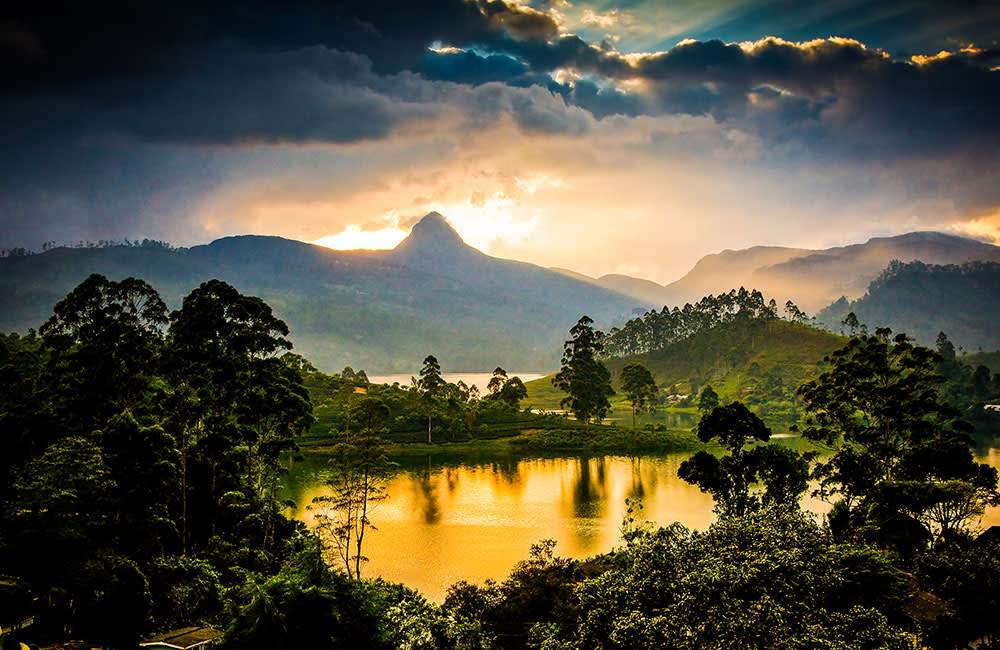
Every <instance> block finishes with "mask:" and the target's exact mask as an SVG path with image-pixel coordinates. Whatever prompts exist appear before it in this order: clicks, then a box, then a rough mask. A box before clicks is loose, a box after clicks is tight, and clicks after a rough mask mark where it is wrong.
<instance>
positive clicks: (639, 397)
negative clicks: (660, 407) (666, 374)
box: [621, 361, 657, 427]
mask: <svg viewBox="0 0 1000 650" xmlns="http://www.w3.org/2000/svg"><path fill="white" fill-rule="evenodd" d="M621 385H622V390H623V391H624V392H625V396H626V397H627V398H628V401H629V402H630V403H631V404H632V426H633V427H634V426H635V414H636V412H639V413H645V412H647V411H652V410H653V409H655V408H656V393H657V390H656V380H655V379H653V375H652V373H651V372H649V368H647V367H646V366H644V365H642V364H641V363H638V362H635V361H633V362H632V363H630V364H628V365H627V366H625V367H624V368H622V374H621Z"/></svg>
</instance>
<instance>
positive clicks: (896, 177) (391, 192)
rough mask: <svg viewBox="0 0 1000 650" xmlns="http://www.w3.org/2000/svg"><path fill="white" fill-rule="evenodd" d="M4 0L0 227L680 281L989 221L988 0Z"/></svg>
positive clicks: (995, 192) (998, 95) (26, 237)
mask: <svg viewBox="0 0 1000 650" xmlns="http://www.w3.org/2000/svg"><path fill="white" fill-rule="evenodd" d="M9 4H10V5H12V6H5V8H3V9H0V120H2V124H0V126H2V128H0V247H4V248H12V247H17V246H21V247H27V248H33V249H38V248H40V247H41V245H42V243H43V242H48V241H54V242H56V243H59V244H62V243H68V242H75V241H79V240H92V241H97V240H101V239H118V240H120V239H122V238H129V239H136V238H144V237H149V238H153V239H159V240H166V241H169V242H171V243H173V244H175V245H180V246H190V245H195V244H201V243H207V242H209V241H211V240H213V239H216V238H219V237H224V236H228V235H234V234H246V233H253V234H267V235H278V236H282V237H288V238H292V239H299V240H303V241H315V242H319V243H322V244H324V245H328V246H332V247H336V248H358V247H369V248H371V247H375V248H377V247H392V246H393V245H394V244H395V243H396V242H398V241H399V240H400V239H401V238H402V237H404V236H405V235H406V233H407V232H408V230H409V227H410V226H411V225H412V224H413V223H414V222H415V221H416V220H417V219H419V218H420V217H421V216H423V215H424V214H426V213H427V212H430V211H432V210H436V211H438V212H440V213H442V214H444V215H445V216H446V217H447V218H448V219H449V220H450V221H451V223H452V224H453V225H454V226H455V228H456V229H457V230H458V232H459V233H460V234H461V235H462V236H463V237H464V238H465V239H466V241H467V242H469V243H470V244H472V245H474V246H476V247H477V248H480V249H481V250H483V251H485V252H487V253H489V254H491V255H495V256H499V257H507V258H513V259H520V260H526V261H529V262H533V263H536V264H540V265H543V266H557V267H564V268H569V269H573V270H576V271H579V272H583V273H587V274H590V275H593V276H598V275H602V274H605V273H626V274H630V275H635V276H638V277H644V278H649V279H652V280H654V281H657V282H661V283H666V282H670V281H672V280H675V279H677V278H678V277H680V276H681V275H683V274H684V273H685V272H686V271H687V270H688V269H689V268H690V267H691V266H692V265H693V264H694V263H695V262H696V261H697V260H698V259H699V258H700V257H702V256H703V255H705V254H708V253H712V252H717V251H719V250H722V249H726V248H733V249H735V248H745V247H749V246H753V245H781V246H794V247H807V248H821V247H828V246H834V245H843V244H847V243H854V242H859V241H864V240H866V239H867V238H869V237H872V236H883V235H893V234H901V233H904V232H910V231H914V230H941V231H945V232H952V233H956V234H966V235H969V236H974V237H977V238H981V239H984V240H986V241H991V242H1000V165H998V164H997V152H998V151H1000V123H998V119H997V114H998V111H997V106H1000V43H998V39H1000V3H997V2H995V1H994V0H989V1H975V0H957V1H956V2H950V3H946V2H938V1H931V0H925V1H902V0H881V1H879V2H868V1H864V0H829V1H828V2H821V3H817V2H805V1H800V0H721V1H719V2H711V3H706V2H666V1H662V0H660V1H651V0H620V1H618V2H612V1H609V0H596V1H593V2H582V1H575V0H573V1H571V0H531V1H527V0H435V1H432V2H413V1H404V0H386V1H382V0H353V1H352V0H333V1H325V2H324V1H322V0H289V1H283V2H277V1H276V0H254V1H252V2H247V3H236V2H226V1H223V2H217V3H211V4H209V5H205V6H197V3H195V4H193V5H192V6H179V5H177V4H166V3H160V2H157V0H152V1H151V2H149V3H124V4H116V3H101V2H98V3H90V4H83V3H64V4H63V3H58V2H57V3H9Z"/></svg>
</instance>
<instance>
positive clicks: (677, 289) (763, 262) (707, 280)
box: [665, 246, 829, 306]
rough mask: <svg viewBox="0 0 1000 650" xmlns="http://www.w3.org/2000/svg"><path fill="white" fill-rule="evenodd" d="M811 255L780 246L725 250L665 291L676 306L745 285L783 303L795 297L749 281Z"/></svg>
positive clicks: (708, 259)
mask: <svg viewBox="0 0 1000 650" xmlns="http://www.w3.org/2000/svg"><path fill="white" fill-rule="evenodd" d="M811 252H813V251H810V250H808V249H804V248H783V247H779V246H754V247H753V248H745V249H742V250H735V251H734V250H724V251H722V252H721V253H713V254H712V255H706V256H705V257H703V258H701V259H700V260H698V263H697V264H695V265H694V268H692V269H691V270H690V271H688V272H687V274H686V275H685V276H684V277H682V278H681V279H680V280H677V281H675V282H671V283H670V284H668V285H666V287H665V288H666V290H667V291H668V292H669V293H670V294H671V295H672V296H674V304H676V305H680V304H683V303H685V302H693V301H696V300H698V299H700V298H702V297H703V296H707V295H709V294H713V295H717V294H719V293H722V292H724V291H729V290H730V289H732V288H733V287H739V286H744V287H746V288H747V289H758V290H760V291H761V292H763V293H764V294H766V295H768V296H770V297H774V298H776V299H777V298H781V301H782V302H784V301H785V300H787V299H788V298H792V296H793V294H788V295H786V294H776V293H774V292H773V291H770V290H769V289H768V288H766V287H764V286H757V285H755V284H754V283H753V282H751V281H750V279H751V278H752V277H753V273H754V271H756V270H757V269H760V268H764V267H767V266H771V265H773V264H779V263H781V262H786V261H788V260H791V259H794V258H796V257H799V256H802V255H808V254H809V253H811ZM793 300H795V302H796V303H798V302H800V301H801V297H799V296H797V295H796V296H795V297H794V298H793ZM824 304H829V303H824ZM671 306H673V305H671ZM800 306H801V305H800Z"/></svg>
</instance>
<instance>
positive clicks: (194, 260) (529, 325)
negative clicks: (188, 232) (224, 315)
mask: <svg viewBox="0 0 1000 650" xmlns="http://www.w3.org/2000/svg"><path fill="white" fill-rule="evenodd" d="M90 273H101V274H103V275H106V276H107V277H109V278H111V279H121V278H124V277H127V276H135V277H139V278H142V279H144V280H146V281H147V282H149V283H150V284H151V285H152V286H153V287H155V288H156V289H157V290H158V291H159V292H160V294H161V295H162V296H163V298H164V300H165V301H166V302H167V304H168V306H170V307H171V308H176V307H178V306H179V305H180V300H181V298H182V297H183V296H184V295H186V294H187V293H188V292H189V291H190V290H191V289H193V288H194V287H196V286H197V285H198V284H200V283H201V282H203V281H206V280H209V279H212V278H218V279H220V280H224V281H226V282H228V283H230V284H232V285H233V286H234V287H236V288H237V289H238V290H239V291H241V292H243V293H246V294H252V295H257V296H260V297H261V298H263V299H264V300H265V301H267V302H268V303H269V304H270V305H271V306H272V307H273V308H274V310H275V312H276V313H277V314H278V316H280V317H281V318H283V319H284V320H285V321H286V322H287V323H288V325H289V327H290V328H291V338H292V340H293V342H294V343H295V351H296V352H298V353H300V354H303V355H305V356H306V357H307V358H309V359H310V360H312V361H313V362H314V363H316V364H317V365H318V366H320V367H321V368H323V369H326V370H339V369H340V368H342V367H343V366H345V365H351V366H353V367H354V368H356V369H359V368H363V369H365V370H366V371H368V372H369V373H377V372H413V373H414V374H415V373H416V371H417V370H418V369H419V367H420V362H421V360H422V359H423V357H424V356H426V355H427V354H434V355H435V356H437V357H438V359H439V360H440V362H441V364H442V367H443V368H444V369H445V370H446V371H462V370H492V369H493V368H494V367H495V366H497V365H502V366H504V367H507V368H511V369H516V370H520V371H528V370H548V369H551V368H553V367H556V366H558V362H559V357H560V354H561V343H562V341H563V340H564V339H565V338H566V336H567V332H568V330H569V328H570V327H572V326H573V324H574V323H575V322H576V321H577V319H578V318H579V317H580V316H581V315H582V314H584V313H586V314H588V315H590V316H591V317H592V318H594V319H595V320H596V321H597V322H598V323H599V324H601V325H603V326H607V325H609V324H610V323H611V322H612V321H616V320H621V319H622V318H623V317H625V316H628V315H629V314H630V312H631V311H632V310H633V309H635V308H643V307H648V306H650V305H649V304H647V303H644V302H643V301H641V300H637V299H635V298H632V297H629V296H625V295H623V294H620V293H616V292H614V291H610V290H608V289H604V288H601V287H597V286H594V285H593V284H591V283H587V282H582V281H579V280H576V279H573V278H569V277H567V276H565V275H561V274H559V273H556V272H554V271H550V270H548V269H544V268H541V267H538V266H535V265H532V264H527V263H523V262H514V261H509V260H502V259H498V258H494V257H490V256H488V255H486V254H484V253H481V252H480V251H478V250H476V249H474V248H472V247H470V246H468V245H466V244H465V243H464V242H463V241H462V239H461V238H460V237H459V236H458V234H457V233H456V232H455V231H454V230H453V229H452V228H451V226H449V225H448V223H447V221H446V220H445V219H444V217H442V216H441V215H439V214H437V213H431V214H429V215H427V216H426V217H424V219H423V220H421V221H420V222H419V223H418V224H416V225H415V226H414V228H413V231H412V233H411V234H410V236H409V237H407V239H405V240H404V241H403V242H401V243H400V244H399V246H397V247H396V249H394V250H391V251H334V250H330V249H327V248H324V247H321V246H315V245H312V244H306V243H303V242H298V241H293V240H288V239H282V238H280V237H264V236H254V235H247V236H239V237H226V238H223V239H219V240H216V241H214V242H212V243H210V244H207V245H204V246H194V247H192V248H189V249H180V250H166V249H153V248H128V247H109V248H80V249H69V248H58V249H53V250H50V251H47V252H45V253H41V254H37V255H29V256H24V257H8V258H3V259H0V300H2V301H3V304H4V305H5V306H6V308H5V309H4V310H3V312H2V313H0V330H4V331H9V330H16V331H26V330H27V329H28V328H31V327H35V328H37V327H38V326H39V325H40V324H41V323H42V322H44V321H45V319H46V318H48V316H49V315H50V314H51V312H52V306H53V305H54V304H55V303H56V302H57V301H58V300H59V299H61V298H62V297H63V296H65V295H66V293H67V292H69V291H70V290H71V289H72V288H73V287H75V286H76V285H77V284H79V283H80V282H81V281H82V280H83V279H85V278H86V277H87V275H89V274H90Z"/></svg>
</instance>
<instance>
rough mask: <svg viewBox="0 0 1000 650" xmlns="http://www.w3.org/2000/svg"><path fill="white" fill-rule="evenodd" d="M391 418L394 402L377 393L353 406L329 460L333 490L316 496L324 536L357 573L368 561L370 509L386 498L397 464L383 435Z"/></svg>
mask: <svg viewBox="0 0 1000 650" xmlns="http://www.w3.org/2000/svg"><path fill="white" fill-rule="evenodd" d="M388 417H389V407H388V406H386V405H385V403H384V402H383V401H382V400H380V399H378V398H375V397H366V398H364V399H363V400H361V401H360V402H359V403H357V404H356V405H354V406H353V407H352V408H351V410H350V412H349V421H348V425H347V427H346V428H345V429H344V431H343V433H342V439H341V442H339V443H338V444H337V445H336V446H335V448H334V450H333V457H332V458H331V459H330V463H329V468H330V469H329V474H328V479H327V484H328V485H329V487H330V489H331V494H330V495H329V496H321V497H316V498H315V499H313V503H314V504H319V505H321V506H323V509H322V510H320V511H319V512H318V513H317V515H316V519H317V521H318V522H319V527H320V532H321V535H322V536H323V538H324V539H325V540H326V541H327V542H328V543H329V544H331V545H332V546H333V550H334V552H335V553H336V556H337V558H338V559H339V562H338V563H342V564H343V565H344V568H345V570H346V571H347V575H348V576H350V577H352V578H360V577H361V564H362V563H363V562H367V561H368V558H366V557H365V556H364V553H363V544H364V540H365V533H366V532H367V531H368V530H369V529H371V530H374V529H375V526H374V525H373V524H372V521H371V518H370V516H369V514H370V512H371V508H372V506H373V505H374V504H375V503H377V502H379V501H382V500H384V499H385V498H386V491H385V489H386V478H387V477H388V475H389V472H390V470H391V467H392V466H393V464H392V463H390V462H389V458H388V456H387V454H386V450H385V444H384V441H383V439H382V433H383V432H384V429H383V428H382V425H383V424H384V422H385V421H386V420H387V419H388ZM352 428H356V429H357V430H356V431H352Z"/></svg>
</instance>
